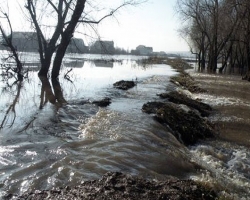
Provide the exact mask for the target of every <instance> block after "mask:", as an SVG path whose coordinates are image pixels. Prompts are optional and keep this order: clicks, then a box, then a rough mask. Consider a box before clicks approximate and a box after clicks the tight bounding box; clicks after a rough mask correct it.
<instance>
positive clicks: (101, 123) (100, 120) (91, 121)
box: [79, 108, 120, 140]
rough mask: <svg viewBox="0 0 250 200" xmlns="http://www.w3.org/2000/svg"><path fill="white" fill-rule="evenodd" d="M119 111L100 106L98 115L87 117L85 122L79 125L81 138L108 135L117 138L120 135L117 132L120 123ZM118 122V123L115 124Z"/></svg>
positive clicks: (113, 138)
mask: <svg viewBox="0 0 250 200" xmlns="http://www.w3.org/2000/svg"><path fill="white" fill-rule="evenodd" d="M117 118H118V113H116V112H114V111H110V110H107V109H103V108H100V109H99V111H98V112H97V113H96V115H94V116H92V117H90V118H88V119H86V121H85V123H83V124H81V125H80V126H79V130H80V131H81V134H80V136H79V137H80V138H92V139H93V138H96V137H97V138H98V137H102V138H103V137H108V138H110V139H111V140H116V139H117V138H119V137H120V136H119V135H118V133H117V129H118V127H119V123H117V121H116V120H117ZM115 124H116V125H115Z"/></svg>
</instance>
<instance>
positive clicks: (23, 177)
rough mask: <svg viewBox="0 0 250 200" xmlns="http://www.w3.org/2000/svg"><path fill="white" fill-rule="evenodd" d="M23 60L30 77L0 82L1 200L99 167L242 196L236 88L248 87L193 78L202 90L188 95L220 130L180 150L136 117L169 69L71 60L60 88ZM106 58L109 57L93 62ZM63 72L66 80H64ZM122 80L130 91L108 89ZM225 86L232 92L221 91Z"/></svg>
mask: <svg viewBox="0 0 250 200" xmlns="http://www.w3.org/2000/svg"><path fill="white" fill-rule="evenodd" d="M25 56H26V59H27V60H28V61H29V63H30V64H29V67H30V68H31V69H33V70H34V71H33V72H32V71H31V72H30V74H29V77H30V78H29V79H28V80H26V81H24V82H23V83H22V84H21V85H14V86H12V87H9V86H7V85H6V81H4V80H2V81H1V82H0V88H1V101H0V110H1V114H0V120H1V123H2V125H1V126H2V128H1V130H0V197H1V196H4V195H5V194H7V193H15V194H21V193H23V192H25V191H30V190H43V189H51V188H54V187H63V186H65V185H71V186H74V185H77V184H79V183H81V182H82V181H84V180H90V179H96V178H100V177H101V176H102V175H103V174H104V173H106V172H108V171H121V172H124V173H129V174H132V175H140V176H142V177H144V178H149V179H158V180H165V179H167V178H169V177H177V178H182V179H189V178H191V179H194V180H197V181H201V182H203V183H205V184H211V185H213V186H214V187H216V188H217V189H218V190H219V191H220V192H221V193H222V194H226V195H228V196H231V197H232V196H233V197H245V196H248V194H249V190H250V183H249V180H250V174H249V167H250V161H249V160H250V153H249V137H248V136H249V135H248V133H247V129H248V125H249V121H248V120H249V118H248V116H249V112H248V111H249V105H250V101H249V99H248V95H246V93H244V92H242V90H246V91H249V90H247V89H248V84H249V83H248V82H244V81H240V80H238V78H239V77H236V76H220V75H209V74H199V73H195V72H192V75H193V76H194V77H195V78H196V79H197V80H198V81H199V82H200V84H201V85H202V87H204V88H207V89H211V90H210V92H209V93H206V94H191V95H192V97H193V98H199V99H201V100H202V101H203V102H205V103H208V104H210V105H212V106H213V107H215V108H216V109H218V110H219V112H218V113H216V114H214V115H212V116H211V117H210V118H209V120H211V121H219V126H220V128H221V130H222V131H221V132H222V133H221V134H220V135H219V137H218V139H216V140H208V141H201V142H200V143H198V144H197V145H195V146H191V147H185V146H184V145H182V144H180V143H179V142H178V141H177V140H176V139H175V138H174V137H173V135H172V134H171V133H170V132H169V131H168V130H166V128H165V127H163V126H162V125H160V124H159V123H158V122H156V121H154V120H153V118H152V116H151V115H148V114H145V113H143V112H142V111H141V108H142V105H143V104H144V103H146V102H148V101H156V100H159V97H158V96H157V95H156V94H157V93H162V92H165V91H166V90H167V91H172V90H175V89H176V86H174V85H173V84H172V83H170V81H169V80H170V77H171V76H173V75H176V74H177V73H176V71H175V70H173V69H172V68H171V67H170V66H168V65H150V66H148V67H145V66H143V65H141V64H140V62H139V61H138V60H139V59H141V58H140V57H133V56H132V57H131V56H115V57H110V56H109V57H105V56H101V55H98V56H96V57H95V58H93V57H91V56H90V57H91V58H90V57H88V58H86V55H85V56H83V55H70V56H67V57H66V59H65V61H64V67H63V70H62V76H61V77H60V79H59V80H60V81H59V83H52V82H51V81H50V80H48V81H46V80H43V81H41V80H39V78H38V77H37V75H36V73H37V72H36V70H37V69H38V67H37V66H36V65H35V64H34V63H33V62H34V59H35V61H37V59H38V56H37V55H35V54H32V55H29V54H27V55H25ZM92 56H93V55H92ZM96 58H98V59H99V60H98V62H93V61H90V60H89V59H96ZM107 58H108V60H110V59H112V58H114V59H115V60H118V61H117V62H111V63H110V62H106V61H105V62H101V61H100V59H107ZM32 59H33V60H32ZM32 63H33V64H32ZM71 67H72V68H73V70H72V71H71V73H70V74H69V75H70V79H71V80H72V82H71V81H69V80H66V79H64V78H63V75H64V74H66V73H67V72H68V70H69V69H70V68H71ZM122 79H124V80H135V81H137V86H136V87H134V88H132V89H130V90H128V91H120V90H117V89H115V88H114V87H113V85H112V84H113V83H114V82H116V81H119V80H122ZM230 84H231V86H229V85H230ZM9 85H11V80H9ZM45 86H46V87H45ZM233 86H237V87H238V89H236V88H237V87H234V88H235V90H233V91H234V92H232V91H231V92H230V88H233ZM216 88H217V89H216ZM218 88H220V89H218ZM220 90H222V91H223V92H225V93H223V92H222V91H220ZM226 90H227V91H228V92H226ZM240 94H241V95H240ZM237 95H239V96H237ZM104 97H109V98H111V101H112V103H111V104H110V105H109V106H108V107H106V108H99V107H98V106H96V105H93V104H91V102H92V101H94V100H99V99H102V98H104ZM13 105H14V106H13ZM237 126H239V127H238V128H237ZM230 127H231V128H230ZM239 135H240V136H241V137H239ZM198 166H199V167H198ZM225 185H226V186H227V187H225Z"/></svg>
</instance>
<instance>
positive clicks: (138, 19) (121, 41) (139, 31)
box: [98, 0, 189, 52]
mask: <svg viewBox="0 0 250 200" xmlns="http://www.w3.org/2000/svg"><path fill="white" fill-rule="evenodd" d="M175 5H176V0H149V1H148V2H146V3H144V4H141V5H138V6H136V7H133V6H132V7H129V8H127V9H125V10H122V11H120V12H119V14H118V15H116V18H115V19H113V18H111V19H107V20H106V21H104V22H103V23H102V24H101V25H100V26H99V29H98V30H99V33H100V35H101V37H103V38H104V39H107V40H112V39H113V40H114V42H115V45H116V46H119V47H123V48H125V49H135V48H136V46H138V45H145V46H150V47H153V50H154V51H167V52H169V51H189V48H188V45H187V44H186V43H185V41H184V40H183V39H182V38H181V37H180V36H179V35H178V32H177V29H178V27H179V26H180V20H179V19H178V16H177V14H176V12H175V9H174V7H175Z"/></svg>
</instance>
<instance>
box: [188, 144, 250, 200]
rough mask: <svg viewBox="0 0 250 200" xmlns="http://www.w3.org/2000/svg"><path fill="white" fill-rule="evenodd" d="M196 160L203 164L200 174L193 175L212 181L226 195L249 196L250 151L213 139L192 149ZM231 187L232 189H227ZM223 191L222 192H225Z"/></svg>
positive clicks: (202, 180) (207, 181) (199, 179)
mask: <svg viewBox="0 0 250 200" xmlns="http://www.w3.org/2000/svg"><path fill="white" fill-rule="evenodd" d="M191 153H192V154H193V159H194V161H195V162H197V163H198V164H200V165H201V166H203V167H204V168H205V169H206V170H207V171H203V172H202V173H201V174H200V176H196V177H191V178H193V179H196V180H198V181H201V182H205V183H210V184H212V185H213V186H215V187H218V189H219V190H220V191H223V192H224V194H223V195H226V196H230V197H232V196H234V197H235V196H237V198H245V197H248V195H249V193H250V153H249V152H248V151H247V150H246V149H245V147H241V146H236V145H235V146H233V147H232V144H228V145H226V144H225V143H221V142H216V141H213V144H211V145H210V144H209V143H208V144H200V145H197V146H196V147H193V148H192V149H191ZM227 188H230V190H227ZM223 192H222V193H223Z"/></svg>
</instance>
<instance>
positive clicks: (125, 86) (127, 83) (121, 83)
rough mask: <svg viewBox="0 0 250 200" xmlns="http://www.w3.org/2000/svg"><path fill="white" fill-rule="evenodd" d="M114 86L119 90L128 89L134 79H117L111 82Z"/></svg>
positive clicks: (132, 85) (133, 83) (132, 84)
mask: <svg viewBox="0 0 250 200" xmlns="http://www.w3.org/2000/svg"><path fill="white" fill-rule="evenodd" d="M113 85H114V87H115V88H118V89H121V90H128V89H130V88H132V87H134V86H135V85H136V84H135V82H134V81H124V80H121V81H118V82H116V83H114V84H113Z"/></svg>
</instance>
